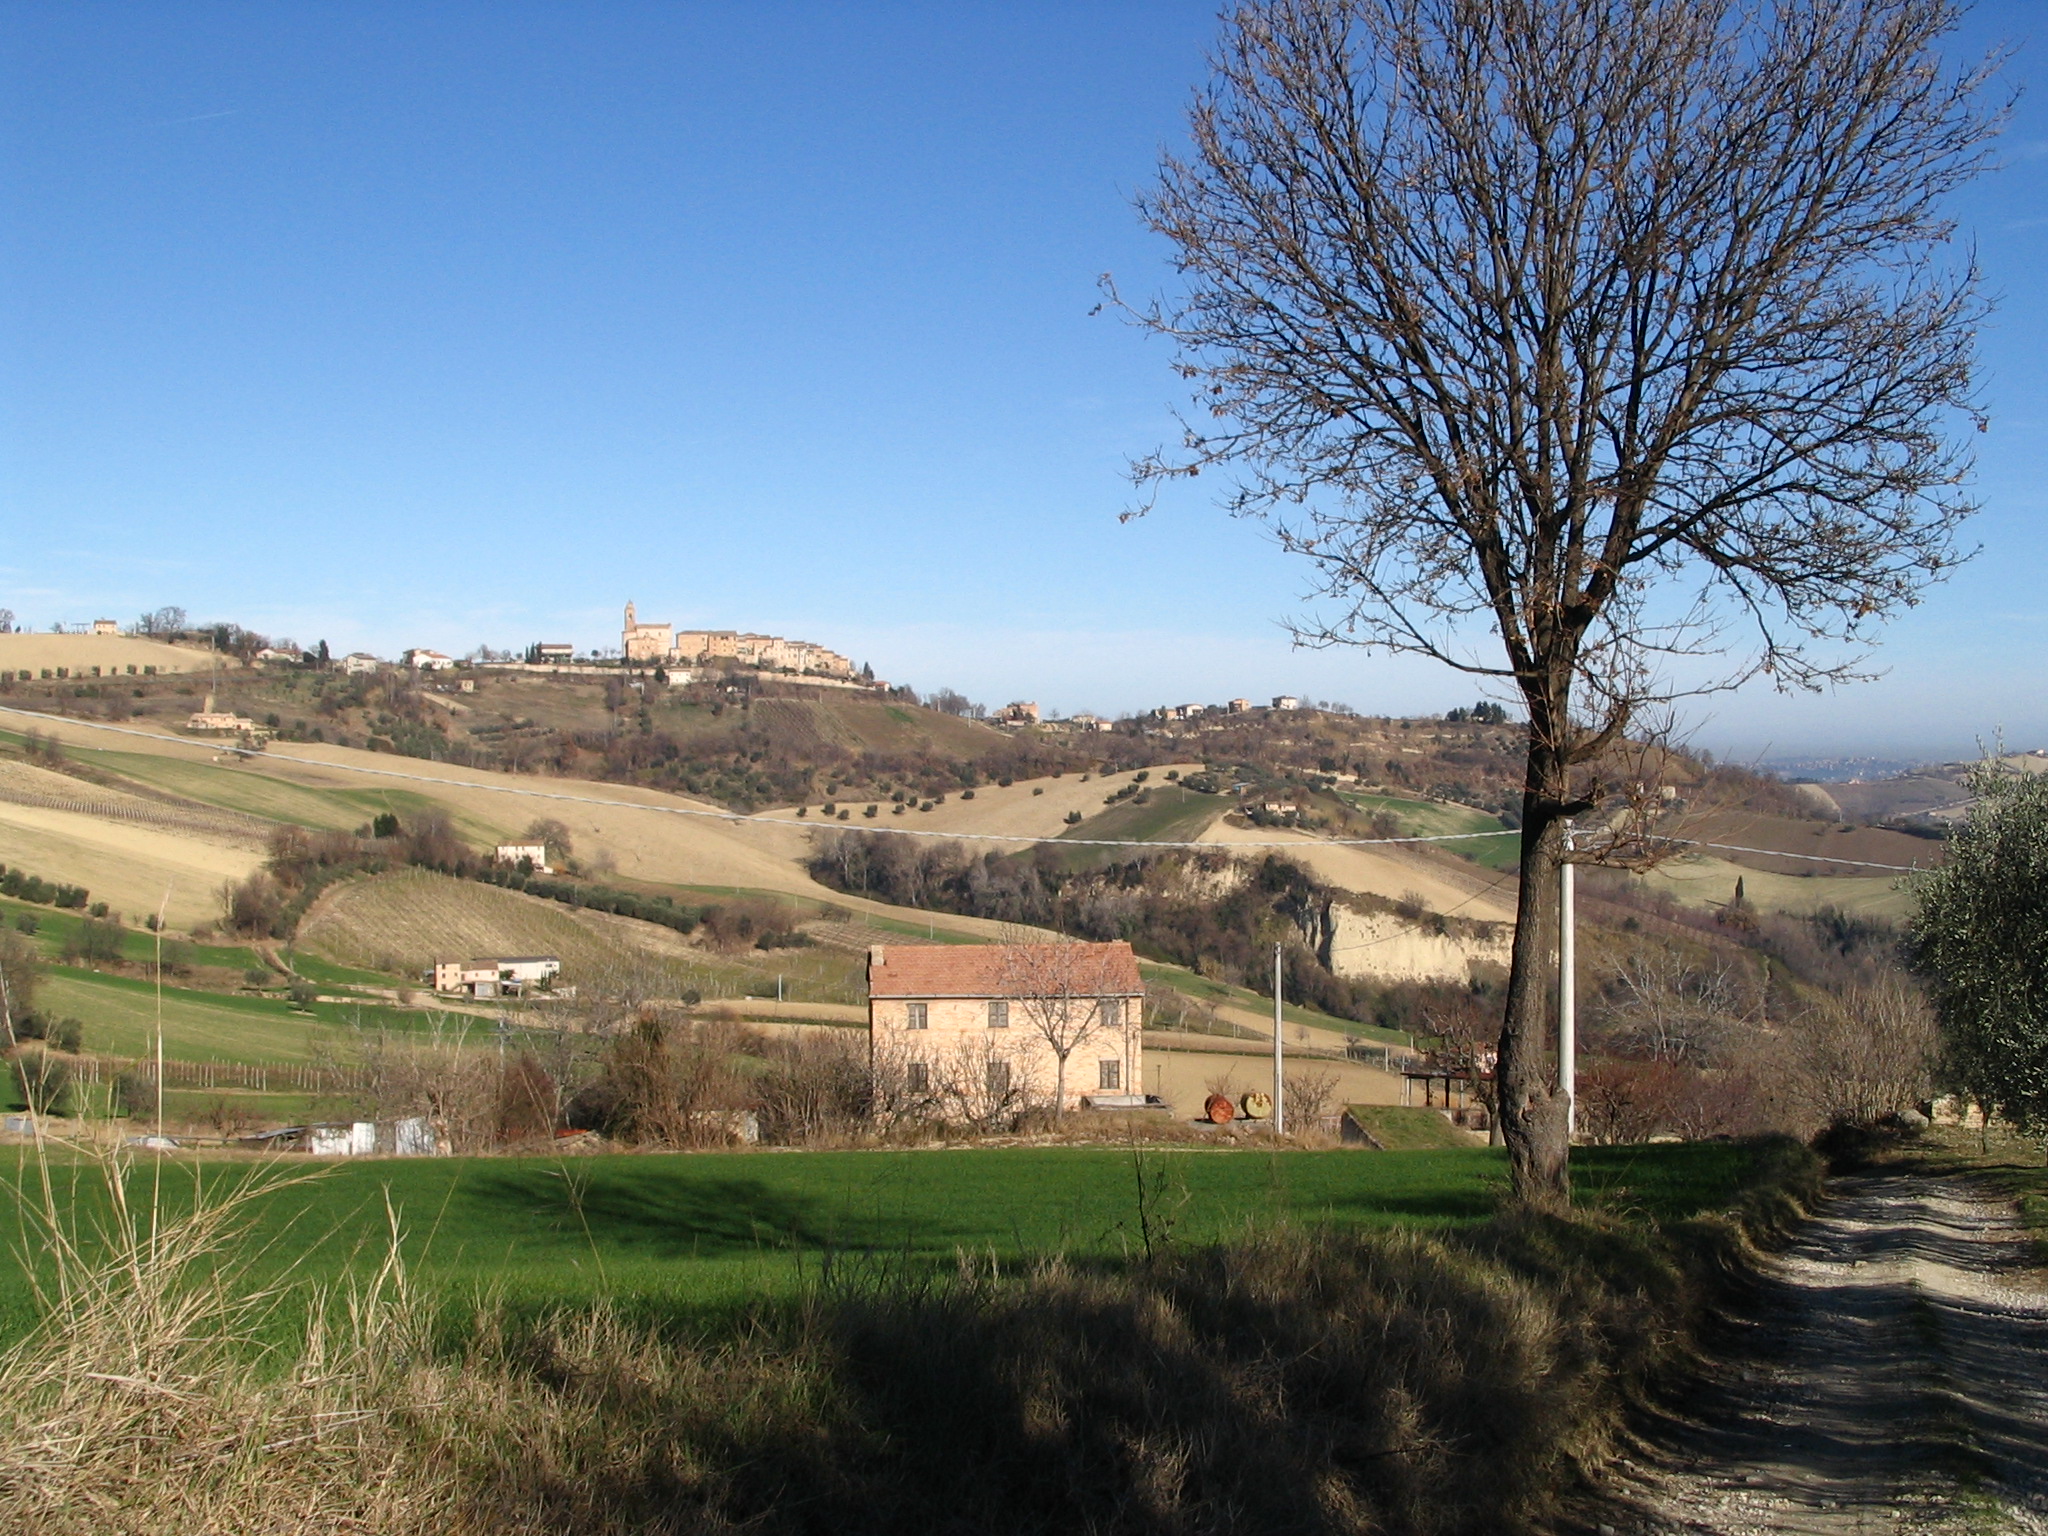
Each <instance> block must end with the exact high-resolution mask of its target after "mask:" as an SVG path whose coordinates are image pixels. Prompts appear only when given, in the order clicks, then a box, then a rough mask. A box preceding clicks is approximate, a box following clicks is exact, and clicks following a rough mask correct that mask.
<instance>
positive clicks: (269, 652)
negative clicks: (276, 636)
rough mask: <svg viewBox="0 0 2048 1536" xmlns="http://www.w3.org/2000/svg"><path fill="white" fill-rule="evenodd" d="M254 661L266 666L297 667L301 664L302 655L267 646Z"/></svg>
mask: <svg viewBox="0 0 2048 1536" xmlns="http://www.w3.org/2000/svg"><path fill="white" fill-rule="evenodd" d="M254 659H255V660H257V661H260V662H262V663H263V664H264V665H265V666H276V665H279V664H284V665H289V666H294V667H295V666H297V665H298V664H299V660H300V654H299V652H297V651H280V650H279V649H278V648H277V647H276V646H274V645H266V646H265V647H263V649H262V650H260V651H258V652H257V653H256V655H255V658H254Z"/></svg>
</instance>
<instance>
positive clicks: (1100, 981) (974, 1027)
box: [868, 943, 1145, 1121]
mask: <svg viewBox="0 0 2048 1536" xmlns="http://www.w3.org/2000/svg"><path fill="white" fill-rule="evenodd" d="M1144 1005H1145V983H1144V981H1143V980H1142V979H1141V978H1140V977H1139V975H1138V960H1137V956H1136V955H1134V954H1133V953H1132V952H1131V946H1130V945H1128V944H1124V943H1115V944H986V945H968V944H890V945H880V944H878V945H875V946H874V947H873V948H871V949H870V950H869V951H868V1048H869V1052H870V1056H871V1059H872V1062H873V1065H874V1070H875V1075H876V1079H877V1082H878V1084H880V1085H881V1086H882V1087H883V1090H884V1092H885V1093H890V1094H894V1095H897V1096H899V1097H901V1098H903V1099H905V1100H907V1101H912V1102H916V1101H923V1102H927V1103H931V1104H934V1105H936V1106H937V1107H938V1108H939V1109H940V1110H941V1112H943V1113H946V1114H948V1115H949V1116H950V1117H957V1118H961V1119H976V1120H984V1121H986V1120H993V1119H996V1118H998V1117H999V1116H1002V1115H1004V1114H1008V1113H1014V1112H1015V1111H1017V1110H1022V1109H1028V1108H1034V1107H1050V1106H1051V1105H1053V1104H1054V1103H1055V1101H1057V1102H1058V1104H1059V1107H1060V1108H1061V1109H1062V1110H1068V1109H1082V1108H1102V1109H1109V1108H1114V1109H1128V1108H1137V1107H1142V1106H1143V1104H1144V1102H1145V1099H1144V1081H1145V1078H1144V1073H1145V1058H1144V1050H1145V1034H1144V1030H1145V1019H1144V1012H1145V1006H1144ZM1061 1049H1064V1050H1065V1052H1066V1056H1067V1061H1066V1082H1065V1089H1064V1092H1063V1093H1062V1092H1061V1090H1060V1070H1059V1054H1060V1051H1061Z"/></svg>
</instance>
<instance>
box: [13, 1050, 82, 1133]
mask: <svg viewBox="0 0 2048 1536" xmlns="http://www.w3.org/2000/svg"><path fill="white" fill-rule="evenodd" d="M14 1080H15V1082H16V1083H17V1084H19V1085H20V1088H21V1098H22V1102H23V1103H24V1104H26V1105H27V1106H28V1108H29V1112H30V1113H31V1114H37V1115H63V1114H69V1113H70V1112H71V1063H70V1062H68V1061H65V1060H63V1059H62V1058H61V1057H58V1056H56V1055H53V1054H52V1053H51V1052H50V1051H49V1050H47V1049H45V1048H44V1047H43V1046H42V1045H41V1044H36V1045H24V1046H21V1047H20V1048H19V1049H17V1050H16V1051H15V1053H14Z"/></svg>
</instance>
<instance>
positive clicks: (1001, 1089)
mask: <svg viewBox="0 0 2048 1536" xmlns="http://www.w3.org/2000/svg"><path fill="white" fill-rule="evenodd" d="M988 1091H989V1092H990V1093H992V1094H995V1095H996V1096H997V1097H1001V1096H1002V1095H1003V1094H1006V1093H1008V1092H1009V1091H1010V1064H1009V1063H1008V1062H1007V1061H992V1062H990V1063H989V1064H988Z"/></svg>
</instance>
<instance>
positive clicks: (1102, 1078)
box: [1095, 1061, 1124, 1093]
mask: <svg viewBox="0 0 2048 1536" xmlns="http://www.w3.org/2000/svg"><path fill="white" fill-rule="evenodd" d="M1095 1067H1096V1072H1095V1076H1096V1079H1097V1081H1096V1084H1095V1086H1096V1087H1097V1088H1100V1089H1102V1090H1103V1091H1104V1092H1105V1093H1121V1092H1123V1087H1124V1064H1123V1063H1122V1062H1120V1061H1098V1062H1097V1063H1096V1064H1095Z"/></svg>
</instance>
